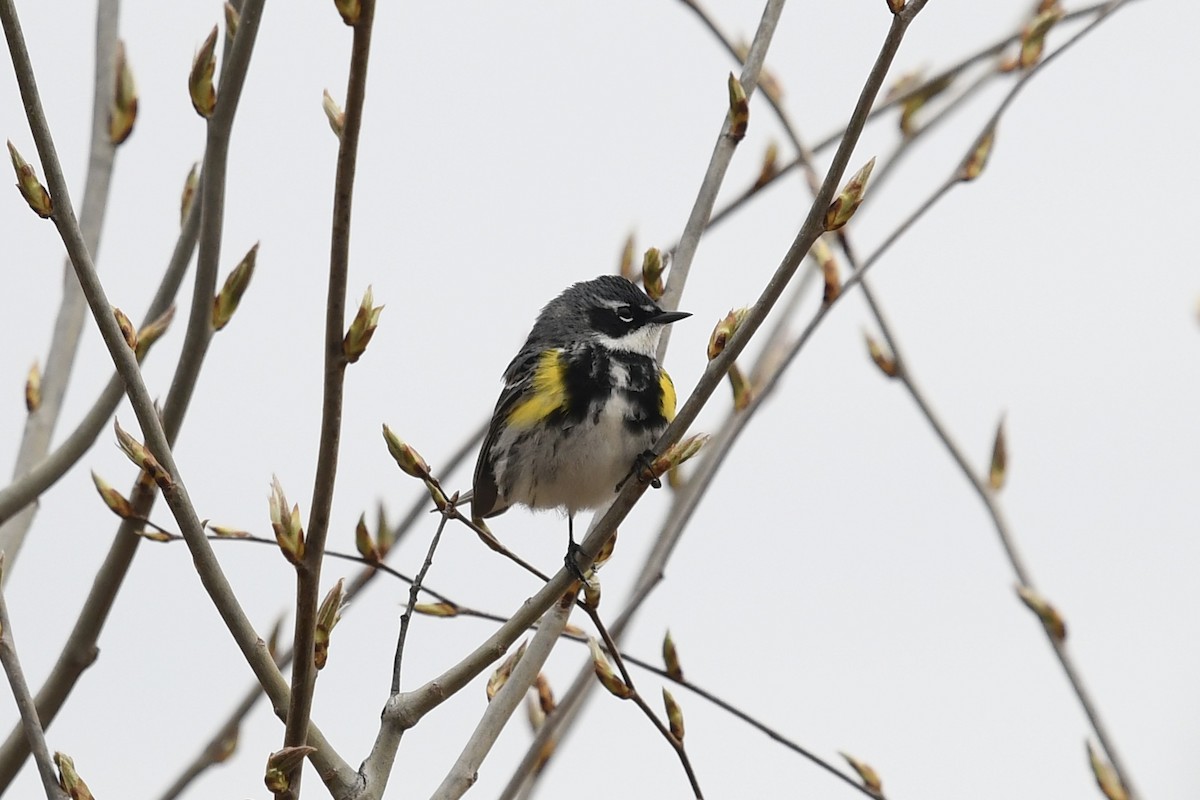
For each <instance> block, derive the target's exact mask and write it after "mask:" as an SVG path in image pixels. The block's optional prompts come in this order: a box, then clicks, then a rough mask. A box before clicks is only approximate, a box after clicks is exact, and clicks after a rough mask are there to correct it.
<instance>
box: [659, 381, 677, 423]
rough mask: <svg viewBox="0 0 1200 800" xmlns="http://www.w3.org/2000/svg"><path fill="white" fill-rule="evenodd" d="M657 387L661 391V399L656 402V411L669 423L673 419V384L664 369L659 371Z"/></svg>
mask: <svg viewBox="0 0 1200 800" xmlns="http://www.w3.org/2000/svg"><path fill="white" fill-rule="evenodd" d="M658 385H659V387H660V388H661V389H662V397H661V398H659V401H658V410H659V412H660V413H661V414H662V415H663V417H664V418H665V419H666V420H667V422H670V421H671V420H673V419H675V384H674V383H672V382H671V376H670V375H668V374H667V371H666V370H665V369H663V370H659V373H658Z"/></svg>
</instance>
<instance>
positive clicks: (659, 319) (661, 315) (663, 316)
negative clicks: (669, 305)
mask: <svg viewBox="0 0 1200 800" xmlns="http://www.w3.org/2000/svg"><path fill="white" fill-rule="evenodd" d="M691 315H692V314H691V312H690V311H660V312H658V313H657V314H655V315H654V316H653V317H651V318H650V322H652V323H654V324H655V325H669V324H671V323H672V322H678V321H679V320H681V319H686V318H688V317H690V316H691Z"/></svg>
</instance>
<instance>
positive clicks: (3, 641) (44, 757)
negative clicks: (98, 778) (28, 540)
mask: <svg viewBox="0 0 1200 800" xmlns="http://www.w3.org/2000/svg"><path fill="white" fill-rule="evenodd" d="M4 560H5V559H4V555H3V554H2V553H0V571H2V570H3V569H4ZM0 663H3V665H4V674H5V675H7V676H8V684H9V686H11V687H12V693H13V697H14V698H15V699H16V701H17V711H18V712H20V714H21V729H22V730H23V731H24V733H25V738H26V740H27V741H28V742H29V748H30V750H32V751H33V760H34V761H35V762H37V768H38V774H39V775H40V776H41V778H42V788H44V789H45V790H46V800H67V795H66V793H65V792H64V791H63V790H62V788H61V787H60V786H59V785H58V778H57V777H56V776H55V774H54V764H53V763H52V762H51V760H50V749H49V748H48V747H46V735H45V733H44V732H43V731H42V723H41V720H39V719H38V713H37V708H36V707H35V706H34V703H33V697H32V696H31V695H30V694H29V685H28V684H26V683H25V673H24V672H23V671H22V670H21V660H20V659H19V658H17V645H16V643H15V642H14V641H13V635H12V622H11V621H10V620H9V618H8V604H7V603H5V602H4V592H3V591H0Z"/></svg>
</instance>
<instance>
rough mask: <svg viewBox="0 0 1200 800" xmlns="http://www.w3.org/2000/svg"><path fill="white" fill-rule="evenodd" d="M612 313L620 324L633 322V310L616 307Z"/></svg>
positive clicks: (626, 307)
mask: <svg viewBox="0 0 1200 800" xmlns="http://www.w3.org/2000/svg"><path fill="white" fill-rule="evenodd" d="M613 313H614V314H616V315H617V319H619V320H621V322H633V309H632V308H630V307H629V306H618V307H616V308H614V309H613Z"/></svg>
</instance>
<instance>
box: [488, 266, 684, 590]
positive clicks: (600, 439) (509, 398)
mask: <svg viewBox="0 0 1200 800" xmlns="http://www.w3.org/2000/svg"><path fill="white" fill-rule="evenodd" d="M689 316H691V314H689V313H687V312H683V311H664V310H663V309H662V308H661V307H660V306H659V305H658V304H657V303H656V302H654V301H653V300H651V299H650V297H649V296H648V295H647V294H646V293H645V292H644V291H642V290H641V289H640V288H639V287H638V286H637V285H636V284H634V283H633V282H631V281H629V280H627V279H625V278H623V277H621V276H618V275H602V276H600V277H598V278H595V279H593V280H590V281H582V282H580V283H575V284H573V285H571V286H569V287H567V288H566V289H565V290H563V292H562V293H561V294H559V295H558V296H557V297H555V298H554V299H553V300H551V301H550V302H548V303H547V304H546V305H545V306H544V307H543V308H542V310H541V312H540V313H539V314H538V317H537V320H536V322H534V325H533V329H532V330H531V331H530V332H529V336H528V337H527V338H526V340H525V344H524V345H523V346H522V347H521V349H520V351H519V352H518V353H517V355H516V356H515V357H514V358H513V360H512V362H511V363H510V364H509V365H508V368H507V369H506V370H505V371H504V389H503V391H501V393H500V398H499V399H498V400H497V401H496V408H495V411H494V412H493V413H492V419H491V422H490V424H489V425H488V429H487V433H486V434H485V436H484V439H483V444H482V446H481V447H480V449H479V458H478V460H477V461H476V464H475V477H474V485H473V487H472V494H471V517H472V519H473V520H475V521H476V522H478V523H481V524H482V521H483V520H485V519H488V518H490V517H494V516H497V515H498V514H502V513H504V512H505V511H507V510H508V508H509V507H510V506H513V505H523V506H526V507H528V508H530V509H534V510H539V509H560V510H564V511H565V512H566V515H567V554H566V556H565V558H564V559H563V560H564V563H565V564H566V565H567V568H568V569H569V570H570V571H571V572H572V573H573V574H575V576H576V577H578V578H580V579H581V580H582V579H583V575H582V573H581V571H580V569H579V566H578V562H577V554H578V551H579V545H578V544H577V543H576V541H575V531H574V525H575V514H576V513H577V512H579V511H582V510H585V509H593V508H596V507H598V506H601V505H603V504H604V503H605V502H606V501H608V500H609V499H611V498H612V496H613V495H614V494H615V493H616V492H617V491H618V489H619V488H620V484H621V483H623V481H624V479H625V478H626V477H627V476H628V475H629V474H630V472H631V471H632V470H633V468H634V466H635V465H636V464H637V463H639V461H644V460H645V459H646V458H653V453H652V452H651V451H650V448H651V446H652V445H653V444H654V442H655V441H656V440H657V439H658V437H659V436H660V435H661V434H662V432H663V431H664V430H665V429H666V427H667V425H668V424H669V423H670V422H671V420H672V419H674V417H675V386H674V384H673V383H672V382H671V378H670V376H669V375H668V374H667V373H666V371H665V370H664V369H662V367H661V366H659V364H658V361H657V359H656V357H655V356H656V351H657V349H658V342H659V338H660V336H661V335H662V332H663V329H664V328H665V326H667V325H669V324H671V323H673V322H677V321H678V320H681V319H684V318H686V317H689Z"/></svg>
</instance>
